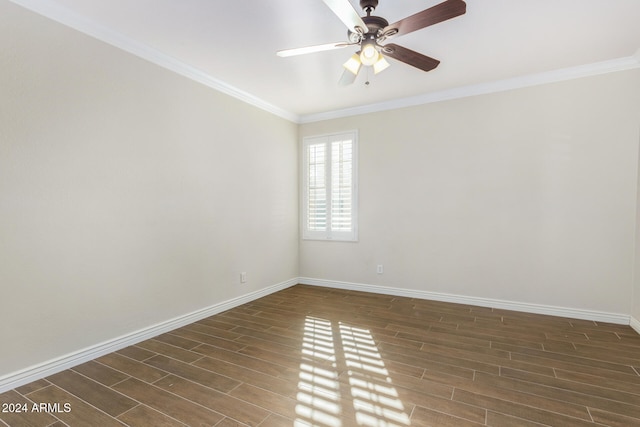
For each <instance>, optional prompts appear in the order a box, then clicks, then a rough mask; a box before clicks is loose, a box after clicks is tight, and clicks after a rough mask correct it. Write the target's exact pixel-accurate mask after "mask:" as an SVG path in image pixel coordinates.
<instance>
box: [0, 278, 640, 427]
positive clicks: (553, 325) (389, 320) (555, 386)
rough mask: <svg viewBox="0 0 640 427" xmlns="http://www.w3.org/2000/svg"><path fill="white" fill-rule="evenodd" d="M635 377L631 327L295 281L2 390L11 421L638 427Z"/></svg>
mask: <svg viewBox="0 0 640 427" xmlns="http://www.w3.org/2000/svg"><path fill="white" fill-rule="evenodd" d="M639 373H640V336H639V335H638V334H636V333H635V332H634V331H633V330H632V329H631V328H630V327H629V326H620V325H612V324H602V323H597V322H592V321H584V320H574V319H566V318H558V317H550V316H542V315H534V314H525V313H517V312H509V311H505V310H495V309H489V308H482V307H475V306H466V305H459V304H450V303H442V302H434V301H425V300H418V299H411V298H401V297H393V296H386V295H375V294H367V293H360V292H351V291H342V290H335V289H326V288H317V287H311V286H302V285H298V286H294V287H292V288H289V289H286V290H284V291H281V292H278V293H275V294H272V295H269V296H267V297H264V298H261V299H259V300H256V301H254V302H251V303H249V304H245V305H243V306H240V307H237V308H235V309H233V310H229V311H227V312H224V313H221V314H218V315H216V316H213V317H210V318H207V319H204V320H202V321H199V322H196V323H194V324H191V325H189V326H185V327H183V328H180V329H177V330H175V331H173V332H171V333H167V334H164V335H160V336H158V337H156V338H154V339H151V340H148V341H145V342H142V343H140V344H138V345H135V346H132V347H128V348H125V349H123V350H121V351H118V352H116V353H112V354H109V355H107V356H104V357H100V358H98V359H96V360H94V361H91V362H88V363H85V364H83V365H80V366H77V367H75V368H73V369H69V370H67V371H64V372H61V373H59V374H56V375H52V376H50V377H48V378H46V379H43V380H40V381H36V382H34V383H31V384H28V385H25V386H23V387H20V388H18V389H16V390H12V391H9V392H7V393H4V394H2V395H0V403H2V404H10V403H12V404H19V405H20V406H22V405H24V404H27V409H28V410H27V412H26V413H15V412H4V413H2V412H0V420H1V421H0V425H4V424H6V425H9V426H12V427H14V426H56V427H57V426H64V425H69V426H92V427H95V426H112V425H114V426H115V425H118V426H119V425H130V426H183V425H188V426H219V427H229V426H241V425H250V426H262V427H272V426H294V425H295V426H298V425H299V426H308V425H318V426H332V427H333V426H336V427H337V426H375V427H383V426H385V427H387V426H456V427H458V426H460V427H465V426H481V425H487V426H509V427H512V426H526V427H533V426H563V427H565V426H568V427H571V426H592V427H593V426H620V427H621V426H624V427H629V426H640V375H639ZM34 403H36V404H40V403H50V404H56V403H57V404H59V407H55V405H54V406H49V407H48V408H45V407H43V409H47V410H48V412H46V411H45V412H35V411H33V404H34ZM64 404H67V406H64ZM22 407H23V408H24V406H22Z"/></svg>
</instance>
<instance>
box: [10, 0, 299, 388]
mask: <svg viewBox="0 0 640 427" xmlns="http://www.w3.org/2000/svg"><path fill="white" fill-rule="evenodd" d="M296 162H297V126H296V125H295V124H293V123H290V122H288V121H285V120H283V119H280V118H277V117H275V116H273V115H271V114H269V113H266V112H264V111H262V110H258V109H256V108H253V107H251V106H249V105H247V104H244V103H242V102H240V101H237V100H235V99H232V98H230V97H227V96H225V95H222V94H220V93H218V92H216V91H213V90H211V89H208V88H206V87H204V86H202V85H199V84H197V83H194V82H192V81H190V80H188V79H185V78H182V77H180V76H178V75H176V74H174V73H171V72H169V71H166V70H164V69H161V68H159V67H157V66H155V65H152V64H150V63H148V62H145V61H143V60H141V59H138V58H136V57H133V56H131V55H129V54H127V53H124V52H122V51H120V50H118V49H116V48H113V47H110V46H108V45H106V44H104V43H101V42H98V41H96V40H94V39H92V38H89V37H87V36H84V35H82V34H80V33H78V32H76V31H73V30H71V29H68V28H66V27H63V26H62V25H59V24H57V23H54V22H52V21H49V20H47V19H45V18H42V17H40V16H38V15H35V14H33V13H31V12H28V11H26V10H24V9H22V8H20V7H18V6H15V5H13V4H11V3H9V2H0V292H1V295H0V348H2V350H1V351H0V377H2V376H3V375H4V374H7V373H10V372H15V371H16V370H19V369H22V368H26V367H29V366H31V365H33V364H35V363H40V362H44V361H47V360H50V359H52V358H55V357H58V356H62V355H64V354H67V353H69V352H72V351H76V350H80V349H82V348H85V347H87V346H90V345H94V344H97V343H100V342H102V341H105V340H110V339H113V338H115V337H118V336H120V335H122V334H127V333H131V332H133V331H135V330H137V329H140V328H144V327H148V326H150V325H153V324H155V323H157V322H162V321H166V320H168V319H171V318H173V317H175V316H179V315H183V314H186V313H189V312H192V311H194V310H196V309H200V308H203V307H207V306H210V305H213V304H216V303H219V302H222V301H225V300H228V299H230V298H233V297H237V296H240V295H243V294H247V293H249V292H251V291H255V290H259V289H262V288H265V287H267V286H270V285H275V284H277V283H281V282H283V281H286V280H289V279H292V278H295V277H297V276H298V259H297V256H298V255H297V254H298V231H297V230H298V229H297V221H298V219H297V218H298V217H297V215H298V206H297V195H298V188H297V172H296V168H295V164H296ZM240 271H246V272H247V273H248V282H247V283H246V284H244V285H240V284H239V274H240ZM6 343H10V345H7V344H6Z"/></svg>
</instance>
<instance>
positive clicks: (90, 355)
mask: <svg viewBox="0 0 640 427" xmlns="http://www.w3.org/2000/svg"><path fill="white" fill-rule="evenodd" d="M298 283H300V284H304V285H314V286H324V287H328V288H336V289H346V290H353V291H362V292H372V293H378V294H386V295H396V296H402V297H409V298H420V299H427V300H434V301H444V302H453V303H459V304H470V305H477V306H481V307H493V308H500V309H505V310H513V311H522V312H528V313H538V314H547V315H552V316H560V317H569V318H574V319H584V320H593V321H598V322H607V323H617V324H622V325H631V327H632V328H633V329H634V330H635V331H636V332H638V333H640V321H638V320H637V319H635V318H633V317H631V316H629V315H623V314H616V313H604V312H599V311H591V310H580V309H573V308H565V307H555V306H547V305H540V304H528V303H519V302H513V301H504V300H497V299H490V298H479V297H467V296H461V295H453V294H445V293H439V292H428V291H420V290H413V289H402V288H394V287H386V286H377V285H367V284H362V283H349V282H340V281H334V280H324V279H313V278H309V277H298V278H293V279H290V280H287V281H285V282H282V283H278V284H276V285H273V286H269V287H266V288H264V289H261V290H259V291H255V292H251V293H248V294H246V295H242V296H240V297H237V298H233V299H230V300H227V301H224V302H221V303H219V304H214V305H212V306H210V307H206V308H203V309H201V310H197V311H194V312H192V313H188V314H185V315H182V316H178V317H175V318H173V319H169V320H167V321H164V322H160V323H158V324H155V325H152V326H149V327H147V328H143V329H140V330H137V331H134V332H131V333H129V334H126V335H123V336H120V337H117V338H114V339H112V340H109V341H105V342H102V343H99V344H96V345H93V346H91V347H87V348H85V349H82V350H79V351H76V352H73V353H70V354H67V355H64V356H61V357H58V358H56V359H52V360H49V361H46V362H42V363H40V364H38V365H34V366H30V367H28V368H26V369H23V370H21V371H18V372H14V373H11V374H8V375H5V376H3V377H0V393H4V392H5V391H8V390H11V389H13V388H16V387H20V386H22V385H25V384H28V383H30V382H32V381H36V380H39V379H41V378H44V377H47V376H49V375H53V374H55V373H58V372H60V371H63V370H65V369H69V368H72V367H74V366H77V365H79V364H81V363H85V362H88V361H89V360H92V359H95V358H97V357H100V356H104V355H105V354H108V353H111V352H114V351H117V350H120V349H122V348H125V347H128V346H130V345H133V344H136V343H139V342H141V341H144V340H147V339H150V338H153V337H155V336H157V335H160V334H163V333H165V332H169V331H171V330H173V329H176V328H180V327H182V326H185V325H188V324H190V323H193V322H196V321H198V320H201V319H204V318H206V317H209V316H213V315H215V314H218V313H221V312H223V311H226V310H230V309H232V308H234V307H237V306H239V305H242V304H246V303H248V302H251V301H254V300H256V299H258V298H261V297H264V296H267V295H269V294H272V293H274V292H277V291H280V290H283V289H286V288H289V287H291V286H293V285H295V284H298Z"/></svg>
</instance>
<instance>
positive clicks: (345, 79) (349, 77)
mask: <svg viewBox="0 0 640 427" xmlns="http://www.w3.org/2000/svg"><path fill="white" fill-rule="evenodd" d="M356 77H358V76H357V75H356V74H353V73H352V72H351V71H349V70H344V72H343V73H342V76H341V77H340V80H338V84H339V85H340V86H349V85H350V84H353V82H355V81H356Z"/></svg>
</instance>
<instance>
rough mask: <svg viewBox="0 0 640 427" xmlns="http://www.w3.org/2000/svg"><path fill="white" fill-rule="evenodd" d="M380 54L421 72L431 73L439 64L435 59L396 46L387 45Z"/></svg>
mask: <svg viewBox="0 0 640 427" xmlns="http://www.w3.org/2000/svg"><path fill="white" fill-rule="evenodd" d="M382 52H383V53H384V54H385V55H386V56H388V57H390V58H393V59H395V60H398V61H401V62H404V63H405V64H408V65H411V66H413V67H416V68H419V69H421V70H422V71H431V70H433V69H434V68H436V67H437V66H438V64H440V61H438V60H437V59H434V58H431V57H429V56H426V55H423V54H421V53H418V52H415V51H413V50H411V49H407V48H406V47H402V46H398V45H397V44H393V43H390V44H387V45H385V46H384V47H383V48H382Z"/></svg>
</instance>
